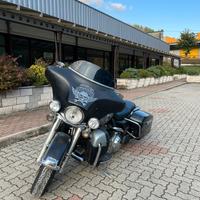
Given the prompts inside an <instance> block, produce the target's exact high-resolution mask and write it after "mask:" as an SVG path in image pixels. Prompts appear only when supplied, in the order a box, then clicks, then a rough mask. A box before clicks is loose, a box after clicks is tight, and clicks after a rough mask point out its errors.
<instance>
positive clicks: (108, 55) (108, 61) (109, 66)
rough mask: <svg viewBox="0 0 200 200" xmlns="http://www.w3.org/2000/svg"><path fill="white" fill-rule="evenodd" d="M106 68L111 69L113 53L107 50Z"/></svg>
mask: <svg viewBox="0 0 200 200" xmlns="http://www.w3.org/2000/svg"><path fill="white" fill-rule="evenodd" d="M104 69H105V70H106V71H111V53H110V52H105V60H104Z"/></svg>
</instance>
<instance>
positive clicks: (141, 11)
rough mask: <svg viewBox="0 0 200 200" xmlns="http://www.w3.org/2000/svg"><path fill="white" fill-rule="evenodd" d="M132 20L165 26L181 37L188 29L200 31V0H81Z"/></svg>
mask: <svg viewBox="0 0 200 200" xmlns="http://www.w3.org/2000/svg"><path fill="white" fill-rule="evenodd" d="M80 1H82V2H84V3H87V4H88V5H90V6H92V7H94V8H96V9H98V10H100V11H103V12H104V13H107V14H109V15H111V16H113V17H115V18H117V19H120V20H121V21H124V22H126V23H128V24H139V25H143V26H148V27H150V28H153V29H154V30H161V29H163V30H164V35H165V36H171V37H176V38H178V37H179V36H180V32H182V31H184V30H185V29H189V30H190V31H192V32H194V33H197V32H200V19H199V18H200V0H191V1H188V0H80Z"/></svg>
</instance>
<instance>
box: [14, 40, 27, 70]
mask: <svg viewBox="0 0 200 200" xmlns="http://www.w3.org/2000/svg"><path fill="white" fill-rule="evenodd" d="M11 49H12V55H13V56H14V57H18V60H17V61H18V63H19V65H20V66H22V67H29V41H28V39H26V38H21V37H17V36H12V37H11Z"/></svg>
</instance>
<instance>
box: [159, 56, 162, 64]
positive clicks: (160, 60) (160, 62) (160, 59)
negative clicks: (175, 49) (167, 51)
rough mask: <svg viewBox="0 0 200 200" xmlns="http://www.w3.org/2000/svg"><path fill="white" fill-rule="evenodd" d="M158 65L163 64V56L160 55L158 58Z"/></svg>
mask: <svg viewBox="0 0 200 200" xmlns="http://www.w3.org/2000/svg"><path fill="white" fill-rule="evenodd" d="M159 65H163V56H160V58H159Z"/></svg>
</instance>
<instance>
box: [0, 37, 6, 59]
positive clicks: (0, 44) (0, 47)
mask: <svg viewBox="0 0 200 200" xmlns="http://www.w3.org/2000/svg"><path fill="white" fill-rule="evenodd" d="M5 53H6V51H5V37H4V35H3V34H0V55H4V54H5Z"/></svg>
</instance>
